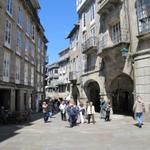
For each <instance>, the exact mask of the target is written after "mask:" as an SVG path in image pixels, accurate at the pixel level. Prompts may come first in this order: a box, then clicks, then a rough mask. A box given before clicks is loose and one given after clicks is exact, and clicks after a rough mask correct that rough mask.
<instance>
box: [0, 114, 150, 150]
mask: <svg viewBox="0 0 150 150" xmlns="http://www.w3.org/2000/svg"><path fill="white" fill-rule="evenodd" d="M134 124H135V121H134V120H133V119H132V118H131V117H124V116H119V115H114V116H113V117H112V121H111V122H105V121H104V120H101V119H99V115H96V124H86V123H85V124H79V125H78V126H76V127H74V128H69V124H68V122H62V121H61V120H60V114H57V115H56V116H55V117H54V118H52V119H51V120H50V121H49V122H48V123H44V122H43V119H38V120H35V121H34V122H32V123H30V124H29V125H9V126H0V150H150V123H148V122H146V123H144V126H143V128H142V129H139V128H138V127H136V126H135V125H134Z"/></svg>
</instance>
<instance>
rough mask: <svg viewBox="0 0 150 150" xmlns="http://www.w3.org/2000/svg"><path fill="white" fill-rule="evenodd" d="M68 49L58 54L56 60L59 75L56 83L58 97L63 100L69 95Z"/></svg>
mask: <svg viewBox="0 0 150 150" xmlns="http://www.w3.org/2000/svg"><path fill="white" fill-rule="evenodd" d="M69 51H70V49H69V48H66V49H64V50H63V51H61V52H60V53H59V60H58V65H59V69H58V73H59V81H58V84H57V86H58V92H59V94H58V96H59V97H61V98H65V97H66V96H67V95H68V94H69V93H70V81H69V61H70V55H69Z"/></svg>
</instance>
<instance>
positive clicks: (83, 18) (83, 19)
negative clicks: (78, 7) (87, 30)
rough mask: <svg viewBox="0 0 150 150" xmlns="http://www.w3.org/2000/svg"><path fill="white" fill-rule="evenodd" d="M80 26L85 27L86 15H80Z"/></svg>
mask: <svg viewBox="0 0 150 150" xmlns="http://www.w3.org/2000/svg"><path fill="white" fill-rule="evenodd" d="M82 26H83V28H84V27H86V15H85V13H83V14H82Z"/></svg>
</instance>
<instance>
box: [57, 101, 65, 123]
mask: <svg viewBox="0 0 150 150" xmlns="http://www.w3.org/2000/svg"><path fill="white" fill-rule="evenodd" d="M59 109H60V114H61V119H62V121H66V104H65V103H64V101H62V102H61V104H60V106H59Z"/></svg>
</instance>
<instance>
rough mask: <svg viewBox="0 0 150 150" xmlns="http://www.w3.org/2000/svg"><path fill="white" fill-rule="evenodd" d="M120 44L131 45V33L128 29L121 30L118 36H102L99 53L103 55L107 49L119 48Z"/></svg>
mask: <svg viewBox="0 0 150 150" xmlns="http://www.w3.org/2000/svg"><path fill="white" fill-rule="evenodd" d="M120 44H129V33H128V30H127V29H123V28H122V29H120V31H119V32H117V34H114V35H110V34H105V35H103V36H102V38H101V40H100V42H99V52H98V53H101V52H102V51H103V50H105V49H110V48H113V47H117V46H119V45H120Z"/></svg>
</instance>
